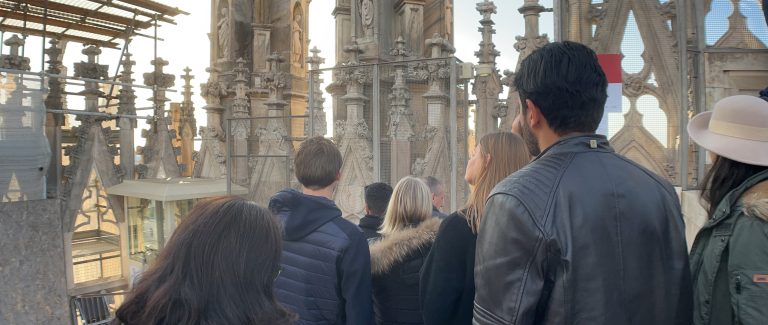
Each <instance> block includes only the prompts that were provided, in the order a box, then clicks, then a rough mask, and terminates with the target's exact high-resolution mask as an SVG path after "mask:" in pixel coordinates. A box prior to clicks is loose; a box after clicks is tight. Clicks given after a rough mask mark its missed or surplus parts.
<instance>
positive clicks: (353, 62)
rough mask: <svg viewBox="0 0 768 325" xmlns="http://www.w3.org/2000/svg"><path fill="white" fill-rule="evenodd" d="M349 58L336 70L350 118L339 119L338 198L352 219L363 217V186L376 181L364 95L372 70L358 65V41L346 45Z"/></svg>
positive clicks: (346, 215)
mask: <svg viewBox="0 0 768 325" xmlns="http://www.w3.org/2000/svg"><path fill="white" fill-rule="evenodd" d="M344 51H345V52H347V54H348V57H349V61H348V62H347V63H346V64H344V65H343V66H342V67H341V68H340V69H337V70H336V78H335V79H336V82H337V83H339V84H340V85H344V86H346V92H347V93H346V95H344V96H342V97H341V99H342V100H344V104H345V106H346V116H347V118H346V121H344V122H342V123H343V127H338V126H341V125H339V122H341V121H337V122H336V125H337V127H338V129H337V130H336V137H337V139H338V142H337V143H338V144H339V150H340V151H341V155H342V157H343V159H344V165H343V166H342V170H341V180H340V181H339V187H338V189H337V190H336V194H335V201H336V203H337V205H338V206H339V208H340V209H341V211H342V212H343V214H344V216H345V217H346V218H349V219H356V218H358V217H361V216H362V214H363V213H364V212H363V205H364V204H363V199H362V196H361V193H363V188H364V187H365V186H366V185H368V184H370V183H372V182H373V168H372V160H371V159H372V157H373V152H372V150H371V144H370V136H369V135H368V126H367V124H366V122H365V119H364V115H363V110H364V108H365V103H366V102H367V101H368V97H366V96H365V95H363V87H364V85H365V84H366V83H368V82H370V81H371V72H370V69H369V68H367V67H360V66H358V62H359V60H358V55H359V54H360V51H361V50H360V47H359V46H358V45H357V43H356V42H353V43H352V45H350V46H347V47H345V48H344Z"/></svg>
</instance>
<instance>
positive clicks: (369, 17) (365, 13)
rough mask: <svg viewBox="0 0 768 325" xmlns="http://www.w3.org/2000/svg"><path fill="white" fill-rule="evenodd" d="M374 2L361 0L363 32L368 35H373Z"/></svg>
mask: <svg viewBox="0 0 768 325" xmlns="http://www.w3.org/2000/svg"><path fill="white" fill-rule="evenodd" d="M374 10H375V8H374V4H373V1H371V0H361V2H360V18H361V21H362V23H363V33H364V34H365V36H366V37H372V36H373V28H374V27H373V19H374V15H375V14H374Z"/></svg>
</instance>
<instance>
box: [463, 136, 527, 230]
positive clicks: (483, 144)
mask: <svg viewBox="0 0 768 325" xmlns="http://www.w3.org/2000/svg"><path fill="white" fill-rule="evenodd" d="M475 150H480V153H481V154H482V155H481V157H482V159H483V165H482V166H483V168H482V169H481V170H480V175H478V176H477V181H475V184H474V187H473V190H472V193H470V194H469V198H468V199H467V203H466V205H464V209H466V212H465V216H466V218H467V222H468V223H469V227H470V228H471V229H472V232H473V233H475V234H477V232H478V230H479V228H480V221H481V220H482V218H483V212H484V210H485V200H486V199H488V195H490V194H491V190H493V188H494V187H495V186H496V184H498V183H499V182H501V181H502V180H503V179H504V178H506V177H507V176H509V175H510V174H512V173H514V172H516V171H517V170H518V169H520V168H522V167H523V166H525V165H526V164H528V163H529V162H530V161H531V156H530V155H529V154H528V150H527V149H526V147H525V143H524V142H523V139H522V138H520V136H518V135H516V134H514V133H511V132H497V133H491V134H486V135H485V136H483V137H482V138H481V139H480V141H478V142H477V146H476V147H475ZM489 156H490V158H488V157H489ZM487 159H490V162H489V161H487Z"/></svg>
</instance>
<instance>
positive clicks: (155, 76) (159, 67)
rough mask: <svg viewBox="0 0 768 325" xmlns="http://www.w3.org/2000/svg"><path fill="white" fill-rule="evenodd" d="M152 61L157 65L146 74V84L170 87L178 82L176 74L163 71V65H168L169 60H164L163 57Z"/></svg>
mask: <svg viewBox="0 0 768 325" xmlns="http://www.w3.org/2000/svg"><path fill="white" fill-rule="evenodd" d="M150 63H151V64H152V65H153V66H154V67H155V70H154V71H153V72H149V73H145V74H144V85H146V86H150V87H152V86H158V87H160V88H170V87H173V85H175V84H176V82H175V80H176V76H174V75H172V74H167V73H164V72H163V67H165V66H167V65H168V61H166V60H163V58H157V59H155V60H152V61H150Z"/></svg>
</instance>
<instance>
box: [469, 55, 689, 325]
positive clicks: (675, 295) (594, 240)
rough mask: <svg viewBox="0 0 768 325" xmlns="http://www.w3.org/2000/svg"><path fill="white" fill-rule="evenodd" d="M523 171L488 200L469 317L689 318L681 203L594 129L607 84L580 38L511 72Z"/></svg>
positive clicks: (522, 320) (539, 320)
mask: <svg viewBox="0 0 768 325" xmlns="http://www.w3.org/2000/svg"><path fill="white" fill-rule="evenodd" d="M515 87H516V88H517V90H518V92H519V94H520V101H521V104H522V105H521V106H522V110H521V116H520V120H519V121H518V123H519V124H520V125H519V127H520V133H521V135H522V137H523V139H524V140H525V142H526V144H527V146H528V149H529V151H530V152H531V154H534V155H538V157H537V158H536V159H535V160H534V161H533V162H531V163H530V164H529V165H528V166H526V168H524V169H521V170H520V171H518V172H516V173H514V174H512V175H510V176H509V177H508V178H507V179H505V180H503V181H502V182H501V183H499V184H498V185H497V186H496V188H495V189H494V191H493V192H491V195H490V196H489V198H488V201H487V203H486V208H485V216H484V217H483V222H482V224H481V227H480V232H479V235H478V237H477V254H476V259H475V284H476V295H475V311H474V324H479V325H485V324H517V325H520V324H612V325H622V324H638V325H640V324H690V323H691V318H692V291H691V282H690V281H691V279H690V270H689V268H688V255H687V246H686V242H685V231H684V224H683V218H682V216H681V213H680V204H679V201H678V198H677V195H676V194H675V191H674V189H673V188H672V186H670V184H669V183H668V182H667V181H665V180H663V179H662V178H660V177H658V176H656V175H654V174H653V173H651V172H650V171H648V170H646V169H645V168H643V167H640V166H639V165H638V164H636V163H634V162H632V161H630V160H628V159H626V158H624V157H622V156H620V155H618V154H616V153H615V152H614V151H613V149H612V148H611V147H610V145H609V144H608V141H607V140H606V138H605V137H604V136H602V135H597V134H594V132H595V130H596V129H597V126H598V124H599V123H600V119H601V118H602V115H603V106H604V104H605V101H606V97H607V93H606V88H607V81H606V77H605V74H604V73H603V71H602V69H601V68H600V65H599V64H598V61H597V56H596V55H595V52H593V51H592V50H591V49H589V48H588V47H586V46H584V45H582V44H578V43H573V42H562V43H561V42H556V43H551V44H548V45H545V46H544V47H542V48H541V49H539V50H536V51H535V52H533V53H531V55H530V56H528V57H527V58H526V59H525V60H523V62H522V63H521V66H520V69H519V71H518V72H517V74H516V76H515Z"/></svg>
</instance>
